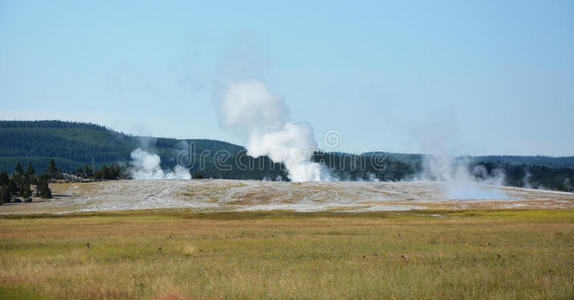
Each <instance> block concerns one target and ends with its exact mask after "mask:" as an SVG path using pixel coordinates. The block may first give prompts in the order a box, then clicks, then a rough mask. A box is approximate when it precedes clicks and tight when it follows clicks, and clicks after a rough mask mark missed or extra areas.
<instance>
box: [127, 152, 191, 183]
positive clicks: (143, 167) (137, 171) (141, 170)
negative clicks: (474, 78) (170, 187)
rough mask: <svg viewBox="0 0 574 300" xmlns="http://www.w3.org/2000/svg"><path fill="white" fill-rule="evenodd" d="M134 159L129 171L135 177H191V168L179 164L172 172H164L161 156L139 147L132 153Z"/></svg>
mask: <svg viewBox="0 0 574 300" xmlns="http://www.w3.org/2000/svg"><path fill="white" fill-rule="evenodd" d="M130 156H131V158H132V160H131V163H130V165H131V166H130V168H129V169H128V172H129V174H130V176H131V177H132V178H133V179H191V175H190V173H189V170H188V169H186V168H184V167H182V166H180V165H177V166H175V168H174V169H173V171H172V172H164V170H163V169H162V168H161V166H160V164H161V158H160V157H159V155H157V154H155V153H150V152H147V151H145V150H143V149H141V148H137V149H135V150H134V151H132V153H131V154H130Z"/></svg>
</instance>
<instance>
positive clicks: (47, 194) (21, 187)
mask: <svg viewBox="0 0 574 300" xmlns="http://www.w3.org/2000/svg"><path fill="white" fill-rule="evenodd" d="M58 174H59V170H58V169H57V168H56V165H55V164H54V163H53V160H52V163H51V164H50V167H49V168H48V169H47V170H46V171H44V173H43V174H41V175H39V176H37V175H36V170H35V169H34V166H33V165H32V164H31V163H30V164H28V167H27V168H26V170H24V169H22V165H20V163H18V164H17V165H16V168H15V169H14V172H13V173H12V176H9V175H8V172H6V171H1V172H0V205H1V204H4V203H11V202H22V201H25V202H31V201H32V197H33V196H34V193H33V191H32V188H31V186H32V185H33V186H35V196H36V197H41V198H52V190H50V186H49V182H50V179H51V178H53V177H55V176H58ZM20 198H21V199H20Z"/></svg>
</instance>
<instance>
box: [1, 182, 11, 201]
mask: <svg viewBox="0 0 574 300" xmlns="http://www.w3.org/2000/svg"><path fill="white" fill-rule="evenodd" d="M11 200H12V194H11V193H10V191H9V190H8V186H1V187H0V205H2V204H4V203H10V201H11Z"/></svg>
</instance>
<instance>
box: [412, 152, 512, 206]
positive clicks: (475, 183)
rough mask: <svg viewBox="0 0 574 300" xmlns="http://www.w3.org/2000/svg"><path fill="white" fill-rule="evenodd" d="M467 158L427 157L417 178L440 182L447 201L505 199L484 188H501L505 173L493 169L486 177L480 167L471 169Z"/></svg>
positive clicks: (484, 171)
mask: <svg viewBox="0 0 574 300" xmlns="http://www.w3.org/2000/svg"><path fill="white" fill-rule="evenodd" d="M469 166H470V162H469V161H468V160H467V159H454V158H453V157H451V156H439V155H426V156H425V157H424V160H423V172H422V174H421V177H420V178H419V179H421V180H428V181H439V182H442V183H443V187H444V191H443V192H444V194H445V196H446V198H447V199H461V200H462V199H507V198H508V195H506V194H505V193H504V192H502V191H500V190H498V189H494V188H491V187H488V186H487V185H503V183H504V172H502V170H494V172H493V175H491V176H489V175H488V172H487V171H486V169H485V168H484V167H483V166H477V167H475V168H473V169H472V170H470V168H469Z"/></svg>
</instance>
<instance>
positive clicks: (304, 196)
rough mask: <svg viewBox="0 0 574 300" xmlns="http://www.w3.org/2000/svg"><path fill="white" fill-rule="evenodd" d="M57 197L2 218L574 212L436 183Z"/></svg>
mask: <svg viewBox="0 0 574 300" xmlns="http://www.w3.org/2000/svg"><path fill="white" fill-rule="evenodd" d="M51 187H52V189H53V194H54V195H55V197H54V198H53V199H49V200H42V199H34V202H32V203H19V204H9V205H3V206H0V214H13V213H69V212H82V211H109V210H132V209H159V208H190V209H193V210H198V211H206V210H208V211H259V210H264V211H270V210H288V211H298V212H315V211H333V212H365V211H401V210H412V209H470V208H481V209H493V208H521V209H523V208H555V209H556V208H574V194H572V193H562V192H554V191H543V190H532V189H522V188H511V187H500V186H493V185H492V186H491V185H482V186H481V188H482V189H486V190H492V191H493V193H483V195H497V196H500V195H503V196H502V197H495V198H482V199H469V198H467V197H465V198H463V199H452V198H451V197H449V195H448V187H447V186H445V185H444V184H441V183H438V182H302V183H298V182H271V181H240V180H177V179H152V180H124V181H107V182H94V183H61V184H52V185H51Z"/></svg>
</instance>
